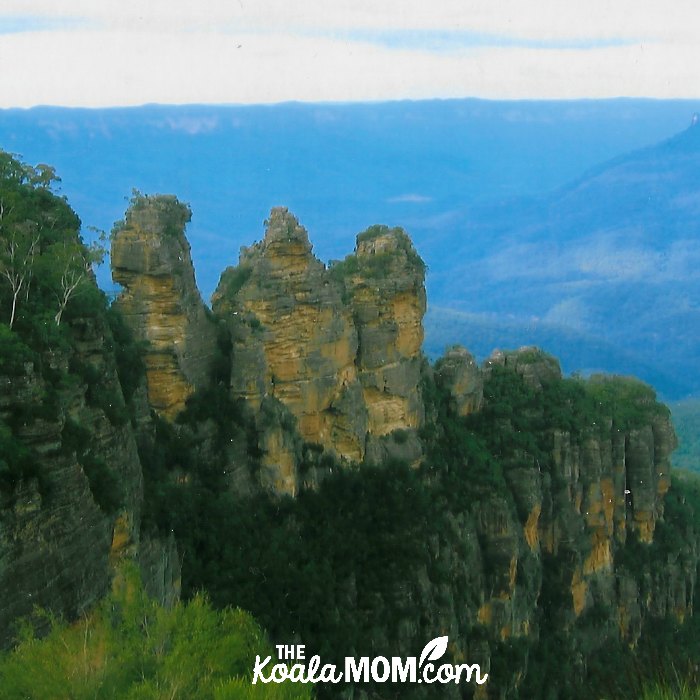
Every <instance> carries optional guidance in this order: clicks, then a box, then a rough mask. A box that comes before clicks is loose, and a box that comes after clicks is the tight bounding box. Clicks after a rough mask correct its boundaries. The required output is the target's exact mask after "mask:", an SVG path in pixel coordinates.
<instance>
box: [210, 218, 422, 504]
mask: <svg viewBox="0 0 700 700" xmlns="http://www.w3.org/2000/svg"><path fill="white" fill-rule="evenodd" d="M213 308H214V311H215V313H216V314H217V315H219V316H220V317H223V318H226V319H227V323H228V325H229V328H230V330H231V336H232V341H233V350H232V355H231V356H232V367H231V392H232V395H233V396H234V397H242V398H244V399H246V401H248V402H249V404H250V405H251V406H252V407H253V409H254V411H255V412H258V413H259V412H260V408H261V406H262V404H263V401H264V400H265V399H270V398H273V399H275V400H276V401H278V402H279V403H280V404H281V405H282V406H283V407H284V408H285V409H286V410H288V411H289V412H290V413H291V415H292V416H293V417H294V418H295V419H296V423H297V427H298V431H299V434H300V436H301V438H302V439H303V440H304V441H305V442H307V443H313V444H319V445H321V446H322V447H323V448H325V449H326V450H328V451H330V452H332V453H334V454H336V455H337V456H338V457H340V458H341V459H342V460H350V461H354V462H361V461H362V460H365V459H369V460H371V461H379V460H380V459H382V458H383V457H384V456H386V453H387V452H388V451H390V450H391V449H392V448H393V450H394V451H395V452H399V453H401V452H404V453H407V454H408V455H409V456H410V457H411V459H412V460H415V459H417V457H418V456H419V455H420V445H419V444H418V441H417V438H415V435H414V431H415V429H416V428H418V427H420V426H421V424H422V421H423V408H422V402H421V399H420V393H419V389H418V384H419V379H420V376H419V375H420V365H421V354H420V347H421V343H422V340H423V330H422V317H423V314H424V312H425V291H424V289H423V267H422V263H421V262H420V259H419V258H418V256H417V254H416V253H415V251H414V250H413V248H412V246H411V244H410V241H409V239H408V238H407V236H406V235H405V234H404V233H403V232H402V231H400V230H398V229H397V230H388V229H379V228H378V229H377V230H376V231H374V230H371V231H370V232H368V233H366V234H362V235H360V236H359V237H358V245H357V249H356V252H355V254H354V255H352V256H349V257H348V258H347V259H346V260H345V261H343V262H342V263H337V264H336V265H335V266H333V267H332V268H331V269H330V270H328V269H326V267H325V266H324V265H323V264H322V263H321V262H320V261H319V260H318V259H317V258H316V257H315V256H314V255H313V253H312V248H311V244H310V243H309V240H308V236H307V233H306V231H305V229H304V228H303V227H301V226H300V225H299V222H298V221H297V220H296V218H295V217H293V216H292V215H291V214H289V212H288V211H287V210H286V209H281V208H278V209H273V210H272V212H271V215H270V220H269V222H268V225H267V230H266V233H265V237H264V239H263V240H262V241H261V242H260V243H258V244H256V245H254V246H252V247H251V248H246V249H243V251H242V252H241V257H240V262H239V265H238V266H237V267H235V268H229V269H228V270H226V271H225V272H224V273H223V275H222V277H221V281H220V283H219V286H218V288H217V291H216V293H215V295H214V297H213ZM268 423H269V421H268ZM259 424H260V421H259ZM262 427H263V430H262V432H263V438H262V440H263V443H264V444H263V445H262V446H263V449H264V457H263V464H264V466H265V467H266V469H267V471H268V473H270V474H271V476H270V478H269V479H268V482H269V483H272V484H274V487H273V488H275V490H279V489H280V488H281V490H282V491H284V492H286V493H295V492H296V490H297V489H298V487H299V477H298V475H297V474H296V462H297V458H296V457H295V455H294V454H293V446H292V444H291V443H290V442H289V441H286V442H285V440H284V439H283V436H282V435H281V433H280V431H279V429H278V427H277V426H276V425H269V424H268V425H267V426H262ZM396 430H408V431H411V434H412V435H411V439H410V440H403V441H402V442H401V444H400V445H397V444H395V443H394V442H393V441H392V440H391V437H390V434H391V433H392V432H393V431H396ZM276 465H277V471H278V473H277V474H276V475H275V468H276Z"/></svg>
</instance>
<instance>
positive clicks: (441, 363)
mask: <svg viewBox="0 0 700 700" xmlns="http://www.w3.org/2000/svg"><path fill="white" fill-rule="evenodd" d="M435 382H436V383H437V384H438V385H439V386H441V387H443V388H445V389H446V390H447V391H448V392H449V394H450V396H451V397H452V399H453V401H454V411H455V413H456V414H457V415H458V416H468V415H469V414H471V413H474V412H475V411H478V410H479V409H480V408H481V403H482V401H483V398H484V377H483V374H482V372H481V370H480V369H479V365H477V363H476V361H475V360H474V357H473V355H472V354H471V353H470V352H469V351H468V350H466V349H465V348H463V347H462V346H460V345H455V346H453V347H451V348H448V350H447V352H446V353H445V354H444V355H443V356H442V357H441V358H440V359H439V360H438V361H437V363H436V364H435Z"/></svg>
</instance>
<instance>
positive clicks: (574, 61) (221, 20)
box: [0, 0, 700, 106]
mask: <svg viewBox="0 0 700 700" xmlns="http://www.w3.org/2000/svg"><path fill="white" fill-rule="evenodd" d="M696 7H697V8H700V6H696V5H694V4H693V3H690V2H686V0H676V2H674V3H673V4H666V5H665V6H662V5H661V3H657V2H648V1H646V2H645V1H644V0H638V1H637V2H634V3H632V2H630V1H629V0H616V1H615V2H614V3H613V2H609V0H593V1H592V2H589V3H585V4H584V3H572V2H562V0H537V2H528V3H525V2H523V1H522V0H499V2H493V1H490V2H486V1H485V0H476V1H472V2H469V3H465V2H464V1H463V0H460V1H459V2H457V1H453V0H442V1H441V0H435V1H434V2H431V3H425V2H424V0H421V1H420V2H418V0H403V1H402V2H400V3H399V2H389V1H386V0H385V1H384V2H381V1H380V2H377V0H354V2H349V1H346V0H340V1H337V2H328V0H304V1H303V2H294V3H291V2H289V1H288V0H284V1H282V0H226V1H225V2H224V1H222V0H208V1H205V2H199V3H196V4H195V3H193V2H191V3H185V2H174V1H173V0H167V1H166V0H149V2H148V3H144V2H143V0H139V1H138V2H135V1H134V0H119V2H115V1H113V0H102V1H101V2H94V1H92V0H91V1H89V2H88V1H85V0H64V1H62V2H61V3H58V4H57V3H56V2H55V0H21V1H20V0H5V2H4V3H3V6H2V8H0V23H1V22H2V20H3V19H5V20H6V23H7V26H8V27H9V29H8V30H7V31H10V30H11V29H12V27H13V26H15V27H20V28H21V29H22V30H21V31H19V30H16V31H14V32H11V33H5V34H0V106H30V105H34V104H64V105H83V106H107V105H117V104H119V105H127V104H143V103H147V102H162V103H188V102H208V103H212V102H213V103H221V102H243V103H245V102H278V101H284V100H305V101H310V100H313V101H323V100H329V101H331V100H332V101H335V100H382V99H401V98H413V99H420V98H429V97H465V96H479V97H486V98H576V97H614V96H620V95H626V96H654V97H665V98H669V97H698V96H700V22H698V21H697V20H698V19H700V9H696ZM21 18H24V20H23V21H21V22H18V21H17V20H18V19H21ZM32 21H34V22H35V24H36V26H37V27H38V30H36V31H29V30H28V29H30V28H31V27H32ZM13 22H14V24H13ZM403 30H410V31H411V32H413V33H412V34H411V41H410V43H408V44H406V43H402V41H401V36H402V34H401V32H402V31H403ZM381 31H390V32H391V37H392V39H393V40H394V41H393V42H389V43H387V41H386V36H379V35H377V34H373V32H381ZM416 32H418V33H417V34H416ZM421 32H426V34H425V37H426V38H425V42H422V39H421V37H422V36H423V35H422V34H421ZM435 32H447V33H448V34H449V36H450V37H451V39H450V40H449V41H446V42H445V47H444V48H443V50H435V43H436V36H437V40H438V41H439V38H440V36H439V35H436V34H435ZM454 32H466V33H467V34H465V35H464V39H465V41H464V42H462V41H461V39H460V36H461V35H455V34H454ZM483 35H488V36H489V37H490V38H489V39H488V41H486V42H484V41H483V40H480V41H477V42H470V40H469V37H470V36H482V38H483ZM446 36H447V35H446ZM455 37H456V38H455ZM567 42H568V43H567ZM499 44H500V45H499ZM567 45H570V48H566V47H567Z"/></svg>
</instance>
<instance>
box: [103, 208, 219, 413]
mask: <svg viewBox="0 0 700 700" xmlns="http://www.w3.org/2000/svg"><path fill="white" fill-rule="evenodd" d="M189 219H190V212H189V209H188V208H187V207H185V206H184V205H183V204H181V203H180V202H178V201H177V199H176V198H175V197H170V196H156V197H141V196H139V197H137V198H136V199H135V200H134V202H133V203H132V206H131V207H130V208H129V210H128V211H127V213H126V217H125V220H124V222H123V224H122V225H121V226H118V227H117V228H116V229H115V231H114V233H113V236H112V250H111V261H112V277H113V279H114V281H115V282H117V283H119V284H121V285H122V286H123V287H124V291H123V293H122V294H121V295H120V296H119V298H118V299H117V301H116V302H115V303H116V304H117V305H118V307H119V309H120V311H121V313H122V314H123V316H124V317H125V319H126V321H127V324H128V325H129V326H130V328H131V329H132V331H133V333H134V335H135V336H136V337H137V338H138V339H139V340H141V341H146V343H147V345H146V352H145V362H146V379H147V385H148V401H149V404H150V405H151V406H152V407H153V408H154V409H155V410H156V411H158V413H160V414H162V415H163V416H165V417H166V418H174V417H175V416H176V415H177V414H178V413H179V412H180V411H181V410H182V409H183V408H184V405H185V400H186V399H187V397H188V396H190V395H191V394H192V392H193V391H194V390H195V389H196V388H197V387H201V386H204V385H206V384H207V383H208V381H209V371H210V367H211V363H212V360H213V357H214V354H215V350H216V330H215V327H214V325H213V323H212V322H211V321H210V320H209V318H208V317H207V313H206V309H205V306H204V304H203V303H202V300H201V297H200V295H199V291H198V290H197V286H196V283H195V279H194V268H193V266H192V260H191V257H190V246H189V243H188V242H187V239H186V238H185V235H184V229H185V224H186V223H187V222H188V221H189Z"/></svg>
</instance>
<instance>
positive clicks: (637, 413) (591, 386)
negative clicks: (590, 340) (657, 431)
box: [585, 375, 668, 430]
mask: <svg viewBox="0 0 700 700" xmlns="http://www.w3.org/2000/svg"><path fill="white" fill-rule="evenodd" d="M585 386H586V391H587V393H588V395H589V396H590V397H591V399H592V400H593V402H594V404H595V406H596V409H597V410H598V413H599V414H603V415H607V416H610V417H611V418H612V419H613V424H614V425H615V427H616V428H619V429H620V430H631V429H633V428H638V427H641V426H643V425H645V424H647V423H649V420H650V418H651V417H653V416H654V415H659V414H668V409H667V408H666V407H665V406H663V405H662V404H660V403H658V402H657V401H656V393H655V392H654V390H653V389H652V388H651V387H650V386H648V385H647V384H644V383H643V382H641V381H639V380H638V379H635V378H634V377H620V376H606V375H593V376H592V377H591V378H590V379H589V380H588V382H586V385H585Z"/></svg>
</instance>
